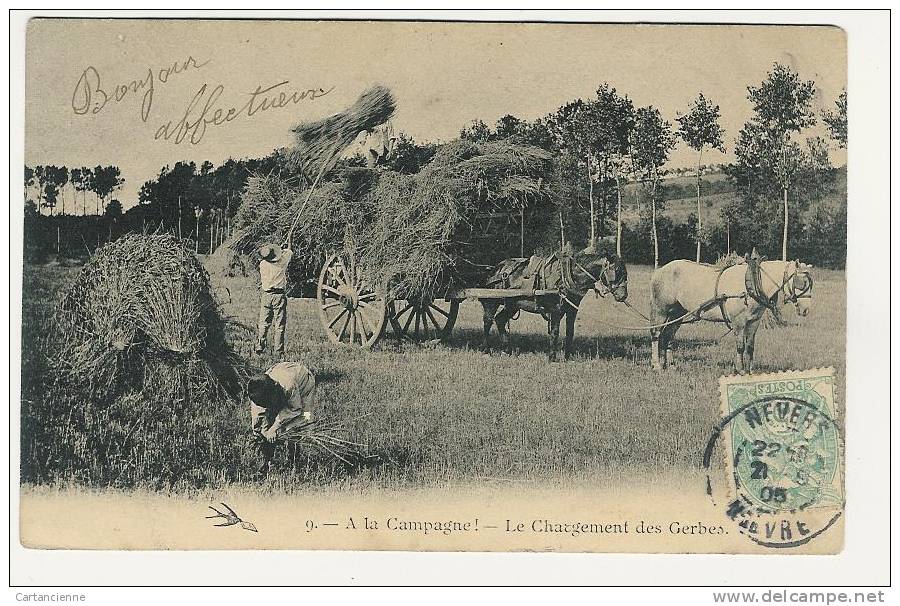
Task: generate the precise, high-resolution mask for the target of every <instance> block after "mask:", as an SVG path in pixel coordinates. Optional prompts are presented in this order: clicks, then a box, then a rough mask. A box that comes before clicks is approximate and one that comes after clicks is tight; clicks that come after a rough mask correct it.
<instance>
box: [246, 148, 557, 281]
mask: <svg viewBox="0 0 900 606" xmlns="http://www.w3.org/2000/svg"><path fill="white" fill-rule="evenodd" d="M549 162H550V156H549V154H548V153H547V152H545V151H544V150H541V149H539V148H536V147H530V146H526V145H515V144H511V143H508V142H491V143H484V144H475V143H471V142H468V141H455V142H452V143H448V144H445V145H444V146H442V147H441V148H440V149H439V150H438V151H437V153H436V154H435V156H434V158H433V160H432V161H431V162H430V163H429V164H428V165H427V166H426V167H425V168H424V169H423V170H422V171H420V172H419V173H417V174H414V175H405V174H400V173H396V172H391V171H386V170H382V169H362V168H352V169H348V170H345V171H344V172H343V173H342V174H341V180H340V181H335V182H329V183H325V184H322V185H319V186H318V187H317V188H316V189H315V190H313V191H312V192H310V191H309V190H308V189H307V188H306V187H303V186H301V185H294V184H292V183H290V182H288V181H287V180H285V179H283V178H282V177H280V176H278V175H259V176H254V177H251V178H250V179H249V181H248V184H247V187H246V189H245V191H244V195H243V198H242V203H241V207H240V209H239V210H238V213H237V215H236V217H235V223H236V227H237V231H236V235H235V237H234V239H233V240H232V241H231V242H230V243H229V249H230V250H231V251H232V253H234V254H239V255H250V256H252V255H253V254H254V251H255V249H256V248H258V246H259V245H260V244H262V243H263V242H282V241H284V240H285V239H286V237H287V234H288V233H289V232H290V230H291V228H292V226H293V225H296V229H295V230H294V232H293V234H292V245H293V248H294V252H295V259H296V265H295V267H294V268H293V271H294V272H296V273H297V275H306V276H313V275H315V273H316V272H317V270H318V268H319V267H321V264H322V262H323V260H324V258H325V257H326V255H328V254H330V253H333V252H337V251H339V250H342V249H352V250H353V251H354V253H355V256H356V257H357V258H358V259H359V261H360V263H361V264H362V267H363V268H364V271H365V273H366V275H367V278H368V279H369V280H370V282H372V283H373V284H378V285H382V286H384V287H387V288H389V289H390V291H391V294H392V295H393V296H395V297H397V298H413V297H423V298H427V297H434V296H436V295H437V294H438V291H439V290H440V289H442V288H446V287H447V285H448V284H450V283H452V282H454V281H455V280H459V279H461V278H460V276H461V275H463V274H465V272H466V271H467V270H468V269H469V268H471V267H473V266H477V265H479V264H482V263H483V262H484V261H485V260H486V259H485V251H484V250H483V248H482V247H479V246H477V245H476V243H475V242H474V241H473V237H474V236H477V235H478V234H477V233H476V232H477V227H476V223H477V219H478V217H479V216H482V215H484V214H485V213H488V214H490V213H496V212H497V211H504V210H515V209H518V208H520V207H521V206H523V205H527V204H530V203H534V202H537V201H547V200H549V199H550V198H551V197H552V194H551V192H548V191H547V190H546V188H544V187H542V183H541V176H542V175H544V174H546V172H547V169H548V164H549ZM307 198H309V203H306V199H307ZM257 261H258V259H255V258H253V259H252V261H251V262H252V264H253V265H255V264H256V262H257Z"/></svg>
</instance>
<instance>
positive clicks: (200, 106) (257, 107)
mask: <svg viewBox="0 0 900 606" xmlns="http://www.w3.org/2000/svg"><path fill="white" fill-rule="evenodd" d="M289 84H290V81H289V80H284V81H282V82H279V83H277V84H273V85H271V86H266V87H263V86H262V85H260V86H257V87H256V90H255V91H253V92H251V93H248V95H249V99H247V101H246V102H245V103H244V104H243V105H241V106H240V107H235V106H234V105H225V106H223V105H220V104H219V98H220V97H221V96H222V93H223V92H224V91H225V87H224V86H223V85H221V84H219V85H217V86H214V87H210V86H209V84H205V83H204V84H203V85H202V86H201V87H200V88H199V89H197V92H196V93H194V96H193V98H192V99H191V100H190V102H189V103H188V104H187V107H186V108H185V110H184V113H183V114H182V115H181V117H179V118H178V119H177V120H175V122H174V124H173V122H172V121H171V120H169V121H168V122H166V123H165V124H163V125H161V126H160V127H159V128H158V129H157V130H156V134H155V135H154V138H155V139H157V140H158V139H165V140H167V141H168V140H170V139H171V140H172V141H174V142H175V143H176V144H178V143H181V142H183V141H187V142H189V143H191V144H197V143H200V141H202V140H203V137H204V136H205V135H206V129H207V127H209V126H221V125H223V124H228V123H230V122H232V121H234V120H237V119H238V118H252V117H253V116H254V115H256V114H257V113H259V112H264V111H266V110H269V109H278V108H283V107H288V106H291V105H296V104H298V103H300V102H301V101H314V100H316V99H318V98H320V97H324V96H325V95H327V94H328V93H330V92H331V91H333V90H334V87H333V86H332V87H331V88H329V89H327V90H326V89H324V88H310V89H303V90H296V89H295V90H291V89H290V88H289V86H288V85H289ZM226 107H227V109H225V108H226Z"/></svg>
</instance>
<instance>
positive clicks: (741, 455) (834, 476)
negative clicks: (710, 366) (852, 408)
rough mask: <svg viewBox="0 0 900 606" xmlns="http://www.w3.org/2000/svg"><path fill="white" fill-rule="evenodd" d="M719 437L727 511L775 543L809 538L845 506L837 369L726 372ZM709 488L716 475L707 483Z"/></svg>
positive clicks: (753, 534) (760, 538) (745, 528)
mask: <svg viewBox="0 0 900 606" xmlns="http://www.w3.org/2000/svg"><path fill="white" fill-rule="evenodd" d="M719 390H720V396H721V406H722V423H721V424H720V425H719V426H718V427H717V428H716V430H715V431H714V433H713V436H712V438H711V440H710V443H709V445H708V446H707V451H706V454H705V456H704V464H705V465H706V467H707V469H709V468H710V457H711V455H712V452H713V450H714V448H715V447H716V446H717V443H718V441H719V440H721V444H722V449H723V451H724V458H725V461H724V462H725V470H726V485H727V489H728V495H727V499H725V500H724V501H725V504H726V507H725V509H726V515H727V516H728V517H729V518H731V519H732V520H733V521H735V522H737V523H738V525H739V528H740V530H741V532H743V533H744V534H747V535H748V536H750V538H751V539H753V540H754V541H756V542H758V543H760V544H763V545H767V546H772V547H791V546H797V545H801V544H804V543H806V542H808V541H809V540H810V539H811V538H813V537H814V536H817V535H818V534H821V533H822V532H824V531H825V530H826V529H827V528H828V527H830V526H831V525H832V524H834V522H835V521H836V520H837V518H838V517H839V516H840V514H841V512H842V511H843V507H844V483H843V442H842V438H841V428H840V424H839V421H838V420H836V419H839V418H840V417H839V414H838V411H837V409H836V402H835V385H834V370H833V369H832V368H819V369H812V370H807V371H790V372H779V373H772V374H766V375H756V376H753V375H750V376H746V375H741V376H730V377H722V378H721V379H720V381H719ZM708 486H709V488H708V490H709V491H710V495H711V496H712V492H711V483H708Z"/></svg>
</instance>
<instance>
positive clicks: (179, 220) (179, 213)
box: [178, 195, 181, 240]
mask: <svg viewBox="0 0 900 606" xmlns="http://www.w3.org/2000/svg"><path fill="white" fill-rule="evenodd" d="M178 239H179V240H181V195H179V196H178Z"/></svg>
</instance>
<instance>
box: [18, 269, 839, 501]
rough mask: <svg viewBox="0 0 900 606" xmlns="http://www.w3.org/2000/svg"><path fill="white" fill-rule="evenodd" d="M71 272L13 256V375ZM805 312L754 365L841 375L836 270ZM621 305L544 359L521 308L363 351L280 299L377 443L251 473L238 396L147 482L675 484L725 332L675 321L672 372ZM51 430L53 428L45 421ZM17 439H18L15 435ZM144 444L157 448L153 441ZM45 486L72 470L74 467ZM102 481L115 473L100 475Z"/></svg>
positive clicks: (243, 340)
mask: <svg viewBox="0 0 900 606" xmlns="http://www.w3.org/2000/svg"><path fill="white" fill-rule="evenodd" d="M75 271H77V269H73V268H64V267H61V266H28V267H26V269H25V285H24V293H25V295H24V301H23V305H24V317H25V319H24V320H23V331H24V334H25V337H24V339H25V343H24V346H25V354H24V356H23V358H24V360H25V362H24V364H25V368H23V376H24V381H25V382H29V381H39V380H40V379H41V378H40V377H39V376H37V375H35V374H34V372H35V371H34V370H33V369H30V367H29V364H30V363H29V362H28V360H29V355H28V351H29V347H30V344H31V342H32V341H33V339H34V338H35V335H36V334H39V332H40V331H41V330H42V321H43V320H42V318H43V317H44V315H45V313H46V310H48V309H49V307H50V305H51V304H52V301H53V298H54V297H55V296H58V295H59V293H60V291H61V290H62V289H63V288H65V286H66V284H67V282H68V281H69V280H71V278H72V277H73V275H74V272H75ZM650 274H651V268H648V267H639V266H632V267H629V276H630V279H629V301H630V302H631V303H632V304H633V305H634V306H636V307H637V308H639V309H642V310H646V308H647V292H648V291H647V288H648V284H649V279H650ZM815 281H816V282H815V284H816V286H815V292H814V299H813V309H812V312H811V314H810V316H808V317H807V318H803V319H800V318H797V317H796V316H795V315H794V314H793V312H792V311H791V310H788V313H786V314H785V315H786V318H787V319H788V321H789V322H790V325H789V326H787V327H782V328H772V329H763V330H760V332H759V334H758V337H757V347H756V359H757V369H758V372H766V371H769V370H782V369H790V368H809V367H819V366H834V367H835V369H836V371H837V378H838V381H839V385H840V386H841V390H843V382H844V376H845V375H844V371H845V363H844V350H845V316H846V305H845V300H846V296H845V288H846V282H845V276H844V273H843V272H837V271H825V270H818V271H817V272H816V273H815ZM214 285H215V287H216V291H217V295H218V296H219V298H220V299H221V300H222V301H223V307H224V310H225V312H226V313H227V314H228V315H230V316H232V317H234V318H235V319H236V320H238V321H240V322H242V323H244V324H246V325H248V326H250V327H253V326H254V324H255V320H256V305H257V297H258V294H257V291H256V290H255V288H254V286H253V284H251V283H248V282H242V281H240V280H238V279H234V278H227V279H225V278H220V277H214ZM640 323H641V321H640V320H639V319H637V318H635V317H634V316H632V315H631V314H630V313H628V311H627V310H626V309H625V308H624V307H623V306H621V305H617V304H616V303H614V302H613V301H611V300H609V299H595V298H593V297H592V296H589V297H587V298H586V299H585V300H584V302H583V304H582V308H581V312H580V314H579V317H578V322H577V326H576V332H577V337H576V340H575V348H576V355H575V357H574V359H572V360H570V361H568V362H559V363H550V362H549V361H548V357H547V348H548V346H549V340H548V337H547V335H546V325H545V323H544V321H543V320H542V319H541V318H540V317H539V316H531V315H529V314H525V313H523V314H522V316H521V318H520V319H519V320H517V321H516V322H514V323H513V324H512V325H511V326H512V350H511V351H509V352H505V351H503V352H501V351H496V350H495V351H494V352H493V353H491V354H485V353H482V352H481V351H479V349H478V347H479V345H480V331H481V309H480V306H479V305H478V304H477V303H475V302H468V301H467V302H464V303H463V304H462V306H461V309H460V317H459V321H458V322H457V326H456V329H455V330H454V334H453V335H452V336H451V338H450V339H449V341H448V342H447V343H446V344H444V345H437V346H416V345H411V344H403V345H401V344H399V343H397V342H396V341H395V340H394V339H392V338H390V332H389V330H388V333H387V336H386V338H385V339H384V340H383V341H382V342H381V343H380V344H379V345H378V346H377V347H376V348H375V350H373V351H361V350H355V349H347V348H344V347H338V346H334V345H332V344H330V343H329V342H327V340H326V339H325V336H324V333H323V330H322V328H321V326H320V325H319V321H318V317H317V315H316V311H315V301H313V300H308V299H292V300H290V301H289V306H288V329H287V353H286V358H287V359H289V360H299V361H302V362H304V363H305V364H307V365H308V366H309V367H310V368H311V369H312V370H313V372H314V373H315V375H316V377H317V382H318V386H319V388H318V389H319V398H320V400H321V402H322V403H323V404H324V405H325V407H326V409H327V415H328V416H329V417H331V418H335V419H340V420H346V421H347V425H348V437H349V438H350V439H352V440H354V441H357V442H360V443H363V444H365V445H366V446H367V448H368V450H369V452H371V453H373V454H374V455H376V456H375V457H374V458H373V459H372V460H371V462H370V463H369V464H366V465H360V466H356V467H353V468H347V467H345V466H344V465H342V464H338V463H336V462H334V461H332V460H329V459H327V458H325V459H323V458H322V457H321V456H319V455H313V454H310V453H306V452H302V451H300V452H293V453H287V452H286V451H285V449H281V453H280V455H279V458H278V468H277V471H276V472H274V473H273V474H271V475H270V477H269V478H267V479H265V480H258V479H255V478H254V477H253V468H254V467H255V465H256V464H257V460H256V455H255V453H254V452H253V451H252V449H251V448H250V447H249V446H248V444H247V442H246V437H247V435H248V415H247V410H246V409H245V405H244V404H243V403H235V404H233V405H232V404H229V405H223V406H221V407H217V408H215V409H210V408H209V407H205V408H204V409H202V410H201V409H200V406H201V403H198V404H197V406H198V412H197V414H198V415H211V416H213V417H215V418H214V420H213V421H214V422H210V423H207V424H206V425H204V426H203V427H206V428H207V429H204V431H207V432H208V435H205V436H203V439H204V440H207V441H208V448H206V450H205V454H203V456H200V455H199V454H198V453H195V452H186V451H178V450H176V451H175V452H174V454H175V456H177V457H179V459H180V460H181V461H182V463H186V464H187V466H188V467H189V468H191V470H192V471H191V473H189V474H187V475H186V476H183V477H180V478H179V479H178V480H177V481H176V480H171V481H168V482H165V483H159V484H154V482H153V478H147V479H146V485H147V486H149V487H151V488H152V489H181V488H184V489H197V488H201V489H203V488H220V487H227V486H235V485H249V484H252V485H254V486H256V487H257V488H258V489H263V490H272V491H277V492H291V491H294V490H303V489H304V487H307V486H310V485H320V486H321V485H328V486H329V487H330V489H334V490H358V489H368V488H374V489H388V490H391V489H405V488H422V487H425V488H427V487H429V486H431V487H439V486H446V485H447V484H472V483H475V484H477V483H482V482H500V483H512V484H528V485H531V484H533V483H538V484H544V485H546V484H554V483H563V484H566V485H579V486H593V485H604V486H610V485H613V486H615V485H617V484H621V483H625V482H631V483H633V482H634V478H635V477H636V476H637V477H639V478H644V479H645V480H644V481H645V482H648V483H651V484H652V483H654V482H656V481H664V482H668V483H671V482H675V483H677V482H678V479H679V478H682V477H685V476H688V475H694V474H696V473H698V471H699V467H700V457H701V453H702V450H703V448H704V446H705V444H706V441H707V439H708V438H709V435H710V431H711V429H712V427H713V426H714V425H715V423H716V421H717V417H718V415H719V403H718V384H717V380H718V377H719V376H720V375H722V374H727V373H729V372H730V370H731V360H732V357H733V353H732V352H733V340H732V337H731V336H730V335H728V336H726V337H725V338H722V339H721V340H720V338H721V337H722V336H723V333H724V332H725V328H724V327H723V326H722V325H713V324H698V325H693V326H686V327H684V328H682V330H681V331H680V332H679V334H678V339H677V344H676V347H677V350H676V362H677V364H678V367H677V369H674V370H667V371H664V372H662V373H656V372H654V371H652V370H651V369H650V367H649V338H648V335H647V334H645V333H643V332H636V331H629V330H623V329H619V328H615V327H614V326H610V324H613V325H633V324H640ZM234 346H235V348H236V349H237V351H238V352H239V353H240V354H241V355H243V356H245V357H247V358H249V359H251V361H252V363H253V364H254V365H255V366H256V367H258V368H264V367H266V366H267V365H268V364H269V363H271V362H272V360H271V359H268V358H262V359H261V358H258V357H256V356H253V355H252V353H251V347H252V336H251V334H250V333H247V334H246V335H244V336H243V337H236V338H235V342H234ZM45 429H46V430H47V431H49V432H51V433H53V432H56V435H59V436H62V434H63V433H64V432H65V428H64V427H51V428H45ZM24 437H25V436H23V438H24ZM149 448H153V446H152V445H151V446H149ZM40 482H42V483H50V484H57V485H64V484H66V483H84V482H85V480H82V479H80V476H79V475H78V473H77V470H71V471H70V472H67V473H64V474H59V473H57V474H55V475H52V476H50V477H47V478H44V479H43V480H40ZM110 485H115V484H114V483H112V482H111V483H110Z"/></svg>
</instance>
